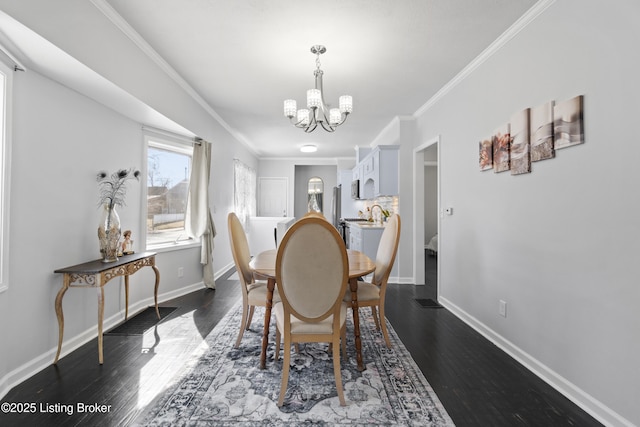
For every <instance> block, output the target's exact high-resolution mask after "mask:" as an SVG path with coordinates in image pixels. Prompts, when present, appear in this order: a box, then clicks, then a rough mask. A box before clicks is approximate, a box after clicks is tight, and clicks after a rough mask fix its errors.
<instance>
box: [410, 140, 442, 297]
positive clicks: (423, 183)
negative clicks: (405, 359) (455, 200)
mask: <svg viewBox="0 0 640 427" xmlns="http://www.w3.org/2000/svg"><path fill="white" fill-rule="evenodd" d="M439 145H440V138H439V137H436V138H434V139H432V140H429V141H427V142H425V143H424V144H421V145H420V146H419V147H417V148H416V149H414V153H413V156H414V205H413V209H414V221H415V223H414V251H413V253H414V277H415V279H416V284H420V285H426V286H428V287H429V288H431V289H430V291H429V292H428V294H429V295H430V296H433V297H434V299H436V301H437V295H438V288H439V279H438V277H439V275H438V264H439V259H438V254H439V250H438V249H439V247H440V244H439V241H440V239H439V236H440V233H439V231H440V217H441V215H440V168H439V158H440V155H439V151H440V150H439Z"/></svg>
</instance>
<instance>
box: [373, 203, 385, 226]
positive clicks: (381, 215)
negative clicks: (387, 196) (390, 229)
mask: <svg viewBox="0 0 640 427" xmlns="http://www.w3.org/2000/svg"><path fill="white" fill-rule="evenodd" d="M376 207H377V208H378V209H380V220H379V221H375V220H374V222H379V223H380V224H382V217H383V216H384V214H383V213H382V212H383V209H382V206H380V205H378V204H375V205H373V206H371V218H372V219H373V218H374V216H373V208H376Z"/></svg>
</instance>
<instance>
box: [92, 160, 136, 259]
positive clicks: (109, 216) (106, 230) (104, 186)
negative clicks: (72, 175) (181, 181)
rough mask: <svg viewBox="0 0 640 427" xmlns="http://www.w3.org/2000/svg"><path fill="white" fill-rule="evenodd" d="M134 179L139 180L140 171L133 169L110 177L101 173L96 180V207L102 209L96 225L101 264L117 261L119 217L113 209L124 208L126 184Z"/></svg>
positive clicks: (123, 170) (105, 173) (115, 173)
mask: <svg viewBox="0 0 640 427" xmlns="http://www.w3.org/2000/svg"><path fill="white" fill-rule="evenodd" d="M134 178H135V179H136V180H140V171H139V170H134V169H133V168H130V169H119V170H117V171H115V172H114V173H112V174H111V175H109V174H108V173H107V172H104V171H101V172H99V173H98V176H97V178H96V179H97V181H98V186H99V188H100V192H99V197H98V199H99V202H98V206H103V209H104V210H103V212H102V218H101V220H100V224H99V225H98V240H99V241H100V253H101V254H102V256H103V259H102V262H112V261H117V260H118V249H119V242H120V217H119V216H118V213H117V212H116V210H115V207H116V206H124V204H125V203H124V198H125V196H126V195H127V186H126V183H127V181H128V180H130V179H134ZM129 233H131V232H129Z"/></svg>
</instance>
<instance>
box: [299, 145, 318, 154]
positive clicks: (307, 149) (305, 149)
mask: <svg viewBox="0 0 640 427" xmlns="http://www.w3.org/2000/svg"><path fill="white" fill-rule="evenodd" d="M300 151H302V152H303V153H315V152H316V151H318V146H317V145H314V144H305V145H303V146H302V147H300Z"/></svg>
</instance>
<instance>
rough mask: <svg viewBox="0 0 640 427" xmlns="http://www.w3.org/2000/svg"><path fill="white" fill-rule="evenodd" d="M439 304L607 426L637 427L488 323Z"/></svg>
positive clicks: (440, 299)
mask: <svg viewBox="0 0 640 427" xmlns="http://www.w3.org/2000/svg"><path fill="white" fill-rule="evenodd" d="M438 302H439V303H440V304H442V305H443V306H444V307H445V308H446V309H447V310H449V311H450V312H451V313H453V314H454V315H455V316H456V317H458V318H459V319H460V320H462V321H463V322H465V323H466V324H467V325H469V326H470V327H472V328H473V329H474V330H476V331H477V332H478V333H480V334H481V335H482V336H484V337H485V338H486V339H488V340H489V341H491V342H492V343H494V344H495V345H496V346H498V347H499V348H500V349H501V350H503V351H504V352H505V353H507V354H508V355H509V356H511V357H512V358H514V359H515V360H516V361H518V362H519V363H520V364H521V365H523V366H524V367H525V368H527V369H529V370H530V371H531V372H533V373H534V374H535V375H536V376H538V377H539V378H540V379H542V380H543V381H545V382H546V383H547V384H549V385H550V386H551V387H553V388H554V389H556V390H557V391H558V392H560V393H562V395H564V396H565V397H566V398H567V399H569V400H571V401H572V402H573V403H575V404H576V405H578V406H579V407H580V408H582V409H583V410H584V411H585V412H587V413H588V414H590V415H591V416H592V417H594V418H595V419H596V420H598V421H599V422H601V423H602V424H604V425H606V426H628V427H633V424H632V423H631V422H630V421H629V420H627V419H626V418H624V417H622V416H621V415H619V414H618V413H616V412H615V411H613V410H612V409H611V408H609V407H608V406H606V405H604V404H603V403H602V402H600V401H599V400H597V399H595V398H594V397H593V396H591V395H590V394H588V393H586V392H585V391H584V390H582V389H580V388H579V387H577V386H576V385H575V384H573V383H571V382H570V381H568V380H567V379H566V378H564V377H562V376H561V375H559V374H558V373H557V372H555V371H554V370H552V369H550V368H549V367H548V366H546V365H545V364H543V363H541V362H540V361H539V360H537V359H535V358H534V357H532V356H531V355H530V354H528V353H526V352H525V351H523V350H522V349H520V348H519V347H518V346H516V345H514V344H513V343H512V342H510V341H509V340H507V339H505V338H504V337H502V336H501V335H499V334H497V333H496V332H495V331H494V330H492V329H491V328H489V327H487V326H486V325H485V324H484V323H482V322H480V321H479V320H478V319H476V318H475V317H473V316H471V315H470V314H469V313H467V312H466V311H464V310H462V309H461V308H460V307H458V306H457V305H455V304H454V303H452V302H451V301H449V300H448V299H446V298H444V297H442V296H440V297H438Z"/></svg>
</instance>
